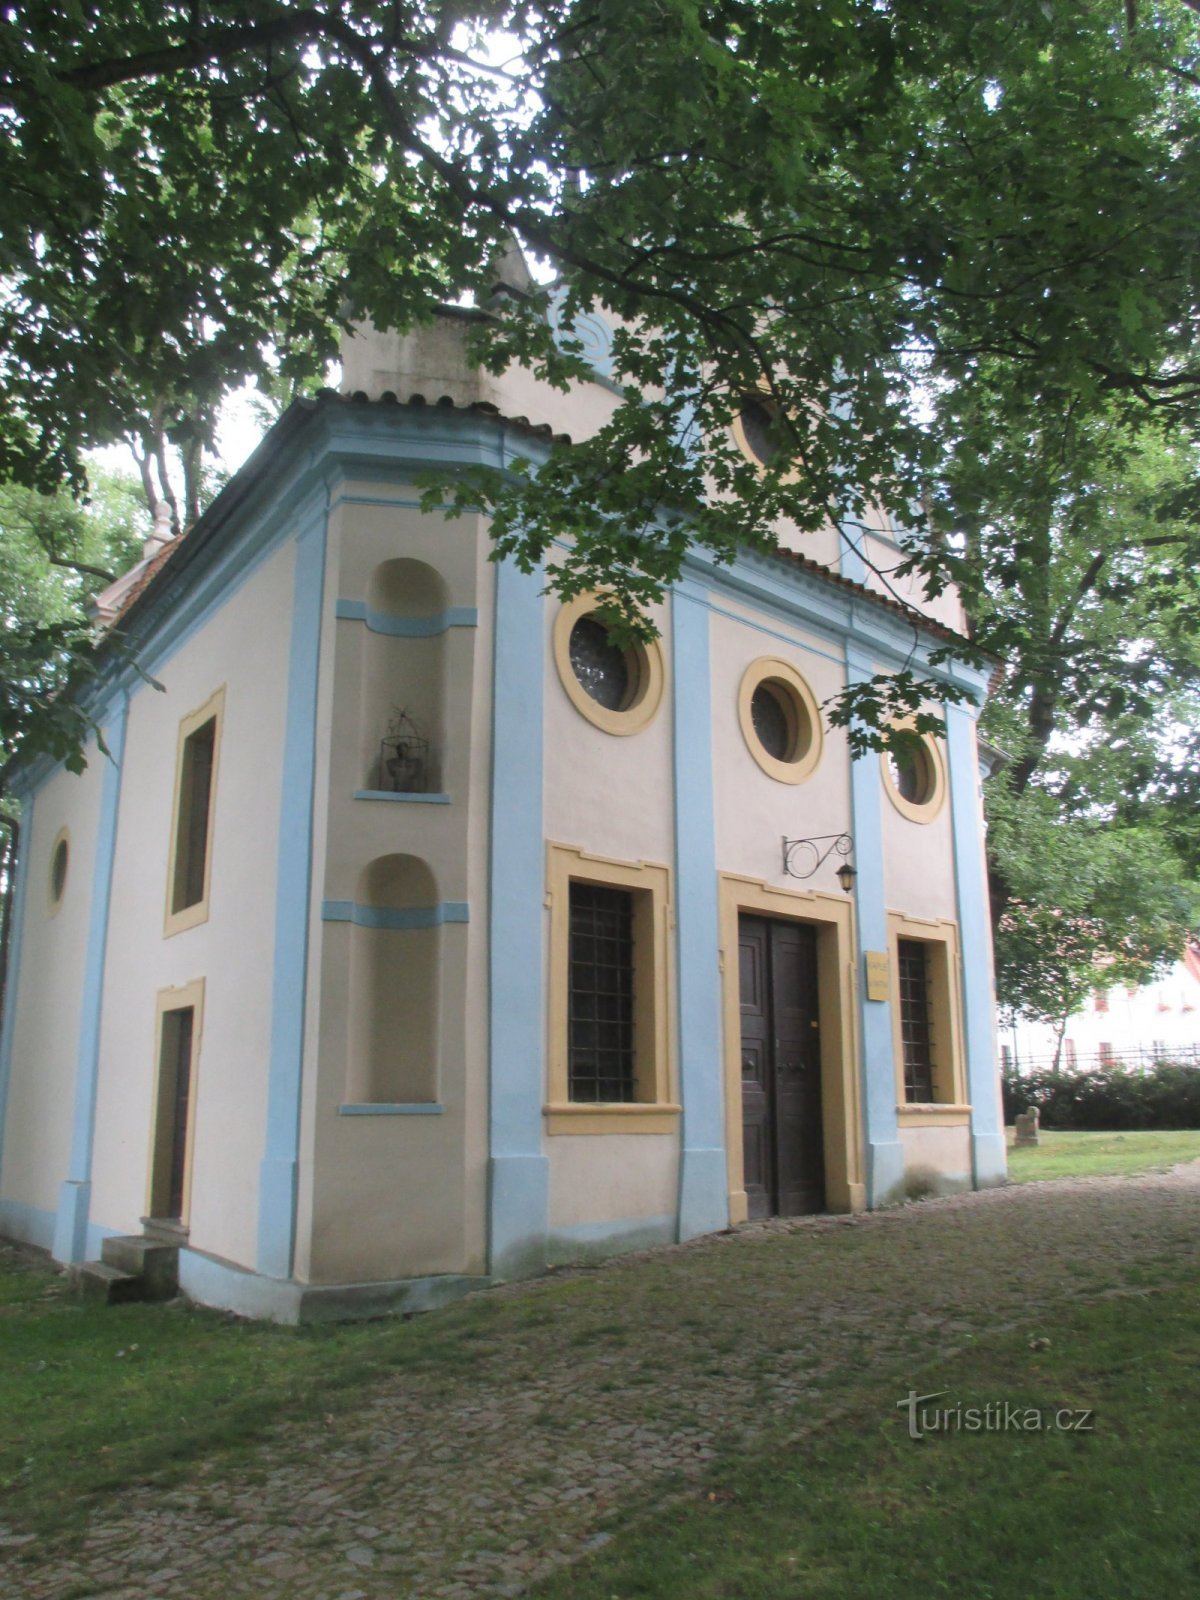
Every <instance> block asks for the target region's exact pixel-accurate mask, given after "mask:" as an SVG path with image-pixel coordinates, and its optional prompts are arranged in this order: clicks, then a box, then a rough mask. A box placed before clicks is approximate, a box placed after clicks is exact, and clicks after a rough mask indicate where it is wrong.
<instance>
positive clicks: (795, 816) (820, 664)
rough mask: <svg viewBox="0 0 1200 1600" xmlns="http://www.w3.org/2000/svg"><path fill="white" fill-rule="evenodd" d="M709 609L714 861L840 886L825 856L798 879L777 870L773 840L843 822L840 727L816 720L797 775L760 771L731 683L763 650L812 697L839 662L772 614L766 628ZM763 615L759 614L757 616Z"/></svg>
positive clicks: (733, 868)
mask: <svg viewBox="0 0 1200 1600" xmlns="http://www.w3.org/2000/svg"><path fill="white" fill-rule="evenodd" d="M743 615H745V617H746V619H747V620H746V622H744V623H742V622H737V621H734V620H733V618H731V617H727V616H720V615H713V617H712V620H711V663H712V711H713V783H714V804H715V809H716V838H717V866H718V868H719V869H720V870H721V871H722V872H736V873H740V874H744V875H746V876H747V877H752V878H756V879H763V880H764V881H766V882H768V883H773V884H779V885H788V886H791V887H792V888H804V889H809V890H824V891H826V892H827V893H833V894H840V893H841V889H840V887H839V885H838V881H837V876H836V873H837V868H838V866H839V865H840V864H841V862H840V858H839V857H836V856H831V857H830V858H829V859H828V860H827V861H826V862H825V863H824V865H823V866H821V867H820V868H819V869H818V871H817V872H816V874H815V875H814V876H813V877H812V878H810V879H807V880H805V881H804V883H803V884H801V883H798V882H797V881H796V880H795V879H792V878H785V877H784V874H783V862H782V845H781V841H782V840H783V838H784V837H785V836H786V837H788V838H792V839H795V838H805V837H811V836H812V835H814V834H836V833H841V832H843V831H845V830H849V829H850V827H851V817H850V763H849V752H848V750H847V746H846V740H845V735H844V734H842V733H841V732H840V731H838V730H836V729H831V728H829V727H825V728H824V733H823V741H824V743H823V750H822V754H821V759H820V761H819V763H818V765H817V767H816V769H815V770H814V771H813V773H812V775H811V776H810V777H809V778H808V779H807V780H806V781H805V782H803V783H799V784H789V783H780V782H778V781H777V780H776V779H774V778H771V777H768V775H767V774H766V773H765V772H764V771H763V770H762V768H761V767H760V766H759V765H758V763H757V761H755V759H754V757H753V756H752V755H751V754H750V751H749V749H748V748H747V744H746V740H745V738H744V737H743V734H742V729H741V723H740V721H739V719H738V691H739V688H740V686H741V681H742V677H743V674H744V673H745V671H746V668H747V667H748V666H750V664H751V663H752V662H754V661H757V660H759V659H760V658H762V657H764V656H774V657H778V658H780V659H782V660H784V661H787V662H789V663H790V664H791V665H792V666H793V667H794V668H795V669H796V671H797V672H799V673H800V675H801V677H803V678H804V680H805V681H806V682H807V683H808V685H809V687H810V688H811V690H812V692H813V695H814V696H815V698H816V700H817V703H818V705H819V704H820V703H821V702H822V701H824V700H827V699H828V698H829V697H830V695H833V694H836V693H837V692H838V691H839V690H840V689H841V688H842V686H843V685H844V683H845V668H844V666H843V665H842V663H841V662H840V661H838V660H836V659H831V657H833V656H834V655H835V649H834V647H833V646H831V645H829V644H828V643H827V642H825V641H823V640H820V639H818V638H817V637H815V636H814V635H811V634H806V633H804V632H802V631H800V630H799V629H792V628H788V627H786V626H785V625H781V624H777V623H774V622H772V623H771V624H770V625H769V626H770V630H771V631H769V632H766V631H763V629H762V628H760V627H758V626H754V625H752V623H751V618H753V615H754V613H753V612H751V611H749V610H746V611H745V612H744V613H743ZM764 620H765V619H764Z"/></svg>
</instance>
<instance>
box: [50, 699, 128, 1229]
mask: <svg viewBox="0 0 1200 1600" xmlns="http://www.w3.org/2000/svg"><path fill="white" fill-rule="evenodd" d="M128 718H129V702H128V700H127V699H126V700H123V701H122V702H121V704H120V706H119V708H118V709H117V711H116V712H115V713H114V715H113V717H112V720H111V721H110V722H109V723H108V724H107V725H106V726H105V728H104V742H105V744H106V745H107V746H108V752H109V753H108V756H107V757H104V756H96V757H95V759H96V760H97V761H102V762H103V764H104V765H103V772H104V775H103V778H102V779H101V789H100V817H99V821H98V823H97V827H96V858H95V863H94V865H93V868H92V895H91V906H90V910H89V915H88V938H87V955H86V957H85V958H84V960H85V964H84V972H83V996H82V999H81V1002H80V1008H79V1042H78V1046H77V1049H76V1056H75V1104H74V1110H73V1114H72V1120H71V1164H70V1167H69V1168H68V1171H67V1176H66V1179H65V1180H64V1182H63V1183H62V1184H61V1186H60V1188H59V1192H58V1215H57V1217H56V1218H55V1223H54V1247H53V1254H54V1258H55V1260H56V1261H83V1260H84V1259H85V1258H86V1256H87V1233H88V1215H89V1212H90V1210H91V1204H92V1140H93V1134H94V1132H95V1127H96V1089H97V1084H98V1080H99V1074H100V1022H101V1014H102V1012H103V1007H104V967H105V957H106V955H107V950H108V911H109V905H110V903H111V900H112V883H113V863H114V861H115V859H116V853H117V819H118V813H119V811H120V803H121V772H122V762H123V759H124V753H125V728H126V724H127V722H128Z"/></svg>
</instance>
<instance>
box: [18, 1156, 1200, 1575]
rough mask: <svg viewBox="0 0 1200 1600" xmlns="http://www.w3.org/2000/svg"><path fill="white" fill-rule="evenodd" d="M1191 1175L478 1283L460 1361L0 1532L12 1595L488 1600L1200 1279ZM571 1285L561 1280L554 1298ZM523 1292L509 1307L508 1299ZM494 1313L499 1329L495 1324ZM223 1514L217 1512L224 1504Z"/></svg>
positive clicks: (1000, 1198) (1197, 1169) (785, 1230)
mask: <svg viewBox="0 0 1200 1600" xmlns="http://www.w3.org/2000/svg"><path fill="white" fill-rule="evenodd" d="M1198 1258H1200V1162H1196V1163H1191V1164H1190V1165H1187V1166H1182V1167H1177V1168H1175V1169H1174V1170H1173V1171H1172V1172H1170V1173H1164V1174H1142V1175H1138V1176H1136V1177H1131V1178H1092V1179H1075V1180H1063V1181H1059V1182H1053V1183H1043V1184H1033V1185H1027V1186H1024V1187H1012V1188H1007V1189H1000V1190H991V1191H988V1192H986V1193H983V1194H968V1195H956V1196H953V1197H950V1198H947V1199H942V1200H931V1201H924V1202H922V1203H921V1204H919V1205H914V1206H909V1207H905V1208H902V1209H900V1210H897V1211H890V1212H879V1213H875V1214H873V1215H869V1216H864V1217H858V1218H807V1219H803V1220H798V1219H793V1220H787V1221H774V1222H770V1223H757V1224H753V1225H751V1226H749V1227H745V1228H742V1229H738V1230H736V1232H732V1233H729V1234H722V1235H718V1236H716V1237H714V1238H708V1239H703V1240H696V1241H693V1242H691V1243H689V1244H687V1245H682V1246H677V1247H674V1248H672V1249H662V1250H656V1251H647V1252H642V1253H640V1254H639V1255H637V1256H635V1257H629V1256H627V1257H624V1258H622V1259H620V1260H618V1261H614V1262H610V1263H608V1264H607V1265H605V1266H603V1267H599V1268H590V1269H569V1270H567V1271H560V1272H557V1273H554V1274H552V1275H550V1276H549V1277H548V1278H545V1279H539V1280H537V1281H535V1282H532V1283H525V1284H518V1285H512V1286H509V1287H507V1288H504V1289H499V1290H493V1291H490V1294H491V1295H492V1296H495V1297H498V1298H503V1299H504V1300H505V1301H506V1302H510V1304H509V1305H508V1309H509V1310H516V1311H518V1312H519V1313H520V1319H519V1322H518V1326H519V1329H520V1332H519V1336H517V1337H513V1336H512V1333H511V1329H510V1333H509V1344H508V1345H507V1346H506V1347H505V1348H504V1349H503V1350H495V1349H489V1340H490V1339H491V1338H492V1335H490V1334H489V1335H487V1336H486V1337H484V1338H481V1339H480V1340H479V1359H478V1360H477V1361H475V1362H472V1363H471V1364H470V1365H469V1366H468V1367H466V1368H465V1369H464V1370H462V1371H458V1372H455V1373H453V1374H452V1375H450V1376H447V1374H446V1373H444V1372H442V1373H437V1374H428V1375H426V1374H420V1373H418V1374H412V1373H405V1374H396V1375H395V1376H394V1377H390V1378H388V1379H386V1380H385V1381H384V1382H382V1383H381V1386H380V1388H379V1390H378V1392H377V1393H375V1394H374V1395H373V1396H371V1397H370V1398H369V1399H367V1400H366V1401H365V1403H364V1404H362V1405H361V1406H360V1407H358V1408H357V1409H356V1410H352V1411H349V1412H344V1413H342V1414H340V1415H339V1416H338V1417H337V1419H336V1441H337V1443H336V1447H333V1448H331V1445H332V1441H333V1433H332V1431H331V1430H330V1428H329V1427H328V1426H326V1425H325V1424H323V1423H319V1422H318V1423H313V1424H311V1425H306V1426H301V1425H299V1424H296V1425H289V1426H284V1427H281V1428H279V1429H277V1430H276V1431H275V1432H274V1434H273V1435H272V1436H271V1437H270V1438H269V1439H267V1440H265V1441H264V1442H263V1443H262V1444H261V1445H259V1446H258V1447H257V1448H256V1450H255V1451H253V1452H251V1453H250V1455H249V1456H248V1457H243V1458H239V1460H238V1462H237V1464H235V1465H233V1466H231V1467H229V1468H228V1469H226V1470H225V1475H224V1477H223V1480H222V1481H221V1482H220V1483H217V1482H214V1481H213V1479H212V1478H211V1477H207V1476H206V1477H205V1482H204V1493H203V1494H202V1495H201V1494H198V1493H197V1492H196V1489H195V1486H194V1485H189V1484H186V1483H185V1484H183V1485H181V1486H179V1487H175V1488H172V1489H170V1490H161V1489H159V1490H156V1489H154V1488H153V1487H152V1486H138V1487H135V1488H132V1489H130V1490H128V1491H127V1492H126V1493H124V1494H123V1495H122V1496H120V1497H119V1498H113V1499H108V1500H105V1501H102V1502H101V1503H100V1504H99V1505H98V1506H97V1508H96V1510H95V1512H94V1513H93V1515H92V1517H91V1520H90V1524H89V1527H88V1529H87V1532H86V1535H85V1537H84V1538H83V1539H82V1540H81V1541H78V1542H77V1543H76V1544H75V1545H73V1546H72V1545H68V1544H66V1543H64V1542H62V1541H56V1540H54V1539H37V1540H28V1541H26V1536H25V1535H22V1534H14V1533H13V1532H12V1530H9V1529H2V1530H0V1594H3V1595H4V1596H5V1597H6V1600H8V1597H11V1600H17V1597H21V1600H67V1597H68V1596H70V1597H71V1600H76V1597H82V1596H84V1595H85V1594H86V1595H89V1596H90V1595H94V1596H95V1597H96V1600H125V1597H129V1600H160V1597H161V1600H168V1597H169V1600H180V1597H181V1596H186V1600H275V1597H276V1596H279V1597H280V1600H283V1597H286V1600H493V1597H501V1596H516V1595H519V1594H521V1593H523V1592H525V1589H526V1588H527V1587H528V1585H529V1584H530V1583H532V1582H535V1581H536V1580H537V1578H538V1577H539V1576H540V1575H542V1574H545V1573H547V1572H549V1571H551V1570H552V1569H553V1568H555V1567H558V1566H561V1565H563V1564H566V1563H568V1562H570V1561H571V1560H573V1559H576V1558H577V1557H578V1556H579V1555H580V1554H583V1553H585V1552H586V1551H588V1550H589V1549H596V1548H599V1547H600V1545H602V1544H603V1543H604V1542H605V1541H606V1540H607V1539H608V1537H610V1535H609V1533H608V1532H607V1531H606V1529H605V1527H604V1526H603V1524H604V1523H605V1521H606V1519H609V1518H611V1514H612V1513H613V1512H614V1511H620V1510H621V1509H622V1508H624V1507H626V1506H633V1507H636V1506H644V1505H645V1504H646V1503H647V1502H649V1501H651V1500H652V1499H653V1497H654V1496H655V1495H656V1494H661V1493H663V1492H666V1491H668V1490H670V1491H672V1492H675V1491H678V1490H679V1489H680V1488H681V1486H682V1487H683V1488H684V1489H686V1487H687V1485H688V1484H690V1483H695V1482H697V1481H699V1480H700V1479H701V1478H702V1476H703V1474H704V1472H705V1469H706V1463H708V1462H709V1461H710V1460H711V1459H712V1457H713V1455H714V1454H715V1453H716V1452H717V1451H718V1450H720V1449H721V1448H722V1447H724V1446H727V1445H728V1444H729V1443H730V1442H731V1441H733V1440H749V1441H753V1439H754V1438H755V1436H756V1434H757V1433H760V1432H761V1430H762V1429H763V1426H764V1424H765V1423H768V1422H769V1423H771V1424H778V1423H783V1424H784V1425H785V1426H788V1427H792V1428H795V1429H797V1430H798V1429H800V1428H802V1427H805V1426H808V1425H811V1424H812V1423H814V1422H816V1421H818V1420H819V1419H820V1418H821V1417H822V1416H824V1415H828V1414H829V1413H830V1412H831V1411H834V1410H836V1407H837V1401H838V1391H839V1386H841V1385H844V1384H845V1383H847V1382H849V1381H851V1380H858V1379H861V1378H862V1377H863V1376H864V1375H865V1374H871V1375H877V1376H878V1378H879V1381H880V1383H881V1384H885V1383H889V1382H901V1380H902V1379H903V1378H904V1377H905V1375H906V1374H907V1373H908V1372H909V1371H911V1370H914V1369H915V1368H916V1367H918V1366H920V1365H924V1363H925V1362H926V1361H927V1360H928V1359H929V1356H930V1354H931V1353H932V1352H933V1351H935V1350H936V1349H938V1348H941V1349H944V1350H949V1349H952V1348H953V1347H954V1346H956V1345H960V1344H961V1343H963V1342H964V1341H965V1340H966V1339H968V1338H969V1337H970V1336H972V1335H973V1334H976V1333H980V1332H983V1331H985V1330H986V1329H988V1328H991V1327H995V1326H996V1325H998V1324H999V1325H1003V1324H1017V1325H1022V1326H1024V1325H1028V1326H1029V1327H1030V1328H1031V1331H1035V1330H1036V1331H1037V1332H1038V1333H1044V1332H1045V1331H1046V1330H1047V1329H1052V1328H1053V1324H1054V1318H1055V1315H1056V1312H1057V1311H1059V1310H1060V1309H1061V1308H1063V1307H1064V1306H1065V1305H1066V1304H1067V1303H1068V1302H1069V1301H1071V1300H1072V1299H1074V1298H1076V1297H1079V1296H1083V1297H1086V1298H1095V1297H1097V1296H1100V1295H1105V1294H1111V1293H1121V1292H1131V1291H1132V1292H1136V1290H1137V1288H1138V1285H1139V1282H1140V1281H1142V1278H1143V1277H1144V1274H1145V1272H1146V1271H1147V1269H1148V1268H1149V1266H1150V1264H1151V1263H1153V1264H1154V1270H1155V1271H1156V1272H1157V1273H1159V1274H1160V1275H1162V1276H1165V1277H1170V1276H1172V1275H1174V1276H1177V1277H1179V1278H1184V1277H1187V1276H1190V1275H1192V1274H1194V1272H1195V1270H1196V1265H1197V1260H1198ZM564 1285H565V1286H566V1288H565V1289H564ZM513 1300H515V1301H516V1302H517V1304H516V1306H515V1307H513V1306H512V1305H511V1301H513ZM508 1325H509V1324H508V1322H506V1327H507V1326H508ZM214 1507H219V1510H217V1511H216V1512H215V1513H214V1510H213V1508H214Z"/></svg>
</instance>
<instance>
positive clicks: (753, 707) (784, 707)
mask: <svg viewBox="0 0 1200 1600" xmlns="http://www.w3.org/2000/svg"><path fill="white" fill-rule="evenodd" d="M738 716H739V720H740V721H741V725H742V736H743V738H744V739H745V741H746V745H747V747H748V749H749V751H750V754H751V755H752V756H753V757H754V759H755V761H757V762H758V764H759V766H760V767H761V768H762V769H763V771H764V772H765V773H767V775H768V776H769V777H772V778H775V779H777V780H778V781H779V782H780V783H802V782H803V781H804V779H805V778H807V777H808V775H809V774H810V773H811V772H812V770H813V769H814V767H815V766H816V765H817V762H818V761H819V760H820V758H821V714H820V712H819V711H818V709H817V702H816V700H815V699H814V698H813V693H812V690H811V689H810V688H809V687H808V685H807V683H805V681H804V679H803V678H802V677H801V676H800V674H799V673H798V672H797V671H796V669H795V667H793V666H792V665H791V664H790V662H787V661H780V660H777V659H775V658H774V657H766V658H764V659H763V660H761V661H755V662H752V663H751V665H750V666H749V667H747V669H746V672H745V674H744V676H743V678H742V687H741V693H740V695H739V699H738Z"/></svg>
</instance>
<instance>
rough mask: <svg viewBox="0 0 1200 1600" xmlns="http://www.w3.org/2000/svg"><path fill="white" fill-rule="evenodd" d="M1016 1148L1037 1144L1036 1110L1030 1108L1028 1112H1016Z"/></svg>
mask: <svg viewBox="0 0 1200 1600" xmlns="http://www.w3.org/2000/svg"><path fill="white" fill-rule="evenodd" d="M1016 1129H1017V1146H1018V1148H1019V1147H1020V1146H1021V1145H1028V1144H1037V1142H1038V1108H1037V1107H1036V1106H1030V1108H1029V1110H1028V1111H1018V1112H1017V1116H1016Z"/></svg>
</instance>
